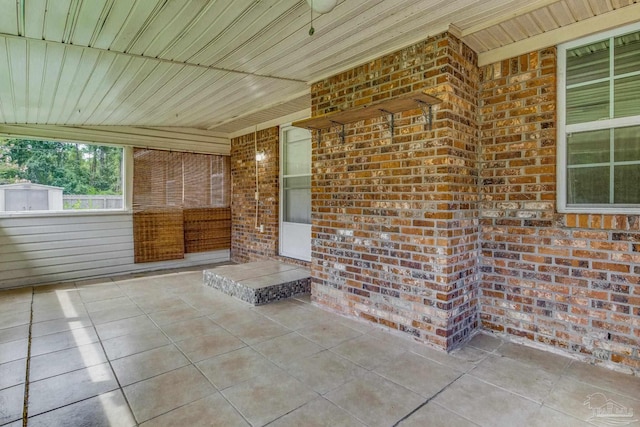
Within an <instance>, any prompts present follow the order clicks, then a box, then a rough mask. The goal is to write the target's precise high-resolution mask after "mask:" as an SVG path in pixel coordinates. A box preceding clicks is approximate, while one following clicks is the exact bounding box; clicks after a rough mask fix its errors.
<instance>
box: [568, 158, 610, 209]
mask: <svg viewBox="0 0 640 427" xmlns="http://www.w3.org/2000/svg"><path fill="white" fill-rule="evenodd" d="M567 203H568V204H570V205H573V204H585V203H609V167H608V166H602V167H594V168H570V169H568V170H567Z"/></svg>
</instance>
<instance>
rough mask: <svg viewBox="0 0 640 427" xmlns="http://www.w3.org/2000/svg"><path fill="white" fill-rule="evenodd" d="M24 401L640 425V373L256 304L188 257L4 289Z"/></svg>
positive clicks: (117, 414) (10, 362) (405, 421)
mask: <svg viewBox="0 0 640 427" xmlns="http://www.w3.org/2000/svg"><path fill="white" fill-rule="evenodd" d="M27 372H28V374H27ZM25 389H26V390H25ZM25 402H26V403H25ZM612 408H613V409H612ZM598 409H600V411H598ZM616 409H617V412H618V416H617V417H614V415H613V411H614V410H616ZM632 411H633V412H635V413H634V414H632V413H631V412H632ZM24 414H26V416H27V417H28V418H27V420H26V421H27V422H26V424H25V425H28V426H135V425H141V426H145V427H146V426H175V425H183V426H189V427H193V426H223V425H224V426H246V425H253V426H262V425H270V426H362V425H367V426H392V425H401V426H478V425H479V426H585V425H586V426H588V425H612V424H610V422H616V423H618V424H615V425H640V421H637V420H638V419H640V378H638V377H633V376H630V375H625V374H621V373H617V372H613V371H609V370H606V369H603V368H599V367H594V366H590V365H587V364H584V363H581V362H578V361H574V360H572V359H569V358H565V357H562V356H559V355H556V354H552V353H548V352H544V351H540V350H537V349H532V348H528V347H524V346H521V345H517V344H513V343H509V342H504V341H501V340H500V339H497V338H495V337H492V336H488V335H478V336H476V337H475V338H474V339H473V340H472V341H471V342H470V343H469V344H468V345H467V346H466V347H464V348H463V349H461V350H459V351H456V352H454V353H452V354H448V355H447V354H445V353H442V352H439V351H436V350H434V349H431V348H428V347H426V346H424V345H420V344H417V343H413V342H411V341H409V340H407V339H404V338H402V337H399V336H396V335H393V334H391V333H388V332H385V331H382V330H380V329H377V328H375V327H373V326H371V325H369V324H365V323H361V322H358V321H355V320H351V319H347V318H344V317H341V316H338V315H335V314H332V313H328V312H325V311H323V310H321V309H319V308H317V307H314V306H313V305H311V304H310V303H309V300H308V298H301V299H293V300H287V301H284V302H279V303H273V304H269V305H265V306H260V307H253V306H251V305H248V304H245V303H243V302H240V301H238V300H235V299H233V298H231V297H228V296H226V295H223V294H222V293H220V292H218V291H216V290H214V289H211V288H209V287H206V286H204V285H203V283H202V272H201V271H191V272H189V271H179V272H172V273H167V274H156V275H145V276H139V277H114V278H111V279H102V280H95V281H92V282H84V283H75V284H60V285H52V286H46V287H35V288H30V287H29V288H24V289H16V290H6V291H0V425H9V426H11V427H18V426H22V425H23V422H24V421H23V416H24ZM596 415H599V416H596ZM620 422H622V423H627V424H620Z"/></svg>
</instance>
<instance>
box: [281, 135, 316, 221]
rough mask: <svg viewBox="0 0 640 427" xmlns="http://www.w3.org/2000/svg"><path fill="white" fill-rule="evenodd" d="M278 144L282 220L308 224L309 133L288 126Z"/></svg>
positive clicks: (309, 197) (309, 218)
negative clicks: (280, 145) (280, 144)
mask: <svg viewBox="0 0 640 427" xmlns="http://www.w3.org/2000/svg"><path fill="white" fill-rule="evenodd" d="M282 144H283V153H282V189H283V191H282V193H283V194H282V196H283V206H282V220H283V221H285V222H294V223H300V224H311V135H310V133H309V131H308V130H306V129H300V128H294V127H290V128H287V129H285V130H283V141H282Z"/></svg>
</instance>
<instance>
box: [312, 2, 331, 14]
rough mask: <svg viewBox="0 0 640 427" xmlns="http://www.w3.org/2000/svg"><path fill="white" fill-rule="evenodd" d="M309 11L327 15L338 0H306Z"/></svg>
mask: <svg viewBox="0 0 640 427" xmlns="http://www.w3.org/2000/svg"><path fill="white" fill-rule="evenodd" d="M307 3H309V6H311V9H313V11H314V12H316V13H320V14H322V13H329V12H331V11H332V10H333V8H334V7H336V5H337V4H338V0H307Z"/></svg>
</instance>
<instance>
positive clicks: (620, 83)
mask: <svg viewBox="0 0 640 427" xmlns="http://www.w3.org/2000/svg"><path fill="white" fill-rule="evenodd" d="M613 88H614V94H615V95H614V98H615V102H614V116H615V117H628V116H635V115H638V114H640V75H638V76H634V77H626V78H624V79H618V80H616V81H615V82H614V87H613Z"/></svg>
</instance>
